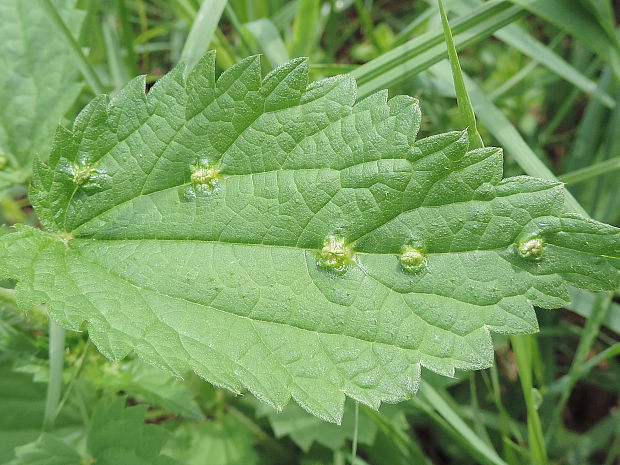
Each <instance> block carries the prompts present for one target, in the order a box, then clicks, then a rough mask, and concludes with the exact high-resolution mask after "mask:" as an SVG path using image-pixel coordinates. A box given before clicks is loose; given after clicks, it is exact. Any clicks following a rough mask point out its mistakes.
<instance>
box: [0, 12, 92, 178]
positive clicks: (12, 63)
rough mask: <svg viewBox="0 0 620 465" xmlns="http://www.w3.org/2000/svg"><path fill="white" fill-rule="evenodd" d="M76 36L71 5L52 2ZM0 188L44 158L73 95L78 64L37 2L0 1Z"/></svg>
mask: <svg viewBox="0 0 620 465" xmlns="http://www.w3.org/2000/svg"><path fill="white" fill-rule="evenodd" d="M52 3H53V4H54V6H55V7H56V8H57V10H58V12H59V14H60V15H61V16H62V18H63V20H64V22H65V24H66V25H67V27H68V28H69V30H70V31H71V32H72V33H73V34H74V35H77V33H78V32H79V29H80V24H81V23H82V19H83V17H84V14H83V12H81V11H79V10H77V9H76V8H75V3H76V1H75V0H52ZM0 18H2V20H1V21H0V43H2V47H0V70H1V71H0V157H1V158H0V165H1V166H0V185H5V184H7V183H11V182H13V181H16V182H19V181H20V180H23V179H25V177H27V176H28V175H29V172H30V166H31V165H32V160H33V159H34V158H35V157H37V156H40V157H43V156H47V154H48V153H49V147H50V143H51V142H52V138H53V135H54V130H55V128H56V126H57V125H58V121H59V120H60V118H62V116H63V115H64V114H65V113H66V112H67V111H68V110H69V107H70V106H71V105H72V103H73V102H74V100H75V99H76V97H77V96H78V94H79V92H80V89H81V84H80V83H78V82H77V80H76V78H77V77H78V75H79V70H78V67H77V64H76V62H75V60H74V59H73V57H72V56H71V53H70V52H69V51H68V50H67V47H66V46H65V41H64V38H63V37H62V34H61V33H60V32H59V31H58V28H57V27H56V26H55V25H54V23H53V22H52V20H51V19H50V18H49V16H48V15H47V13H46V11H45V9H44V8H43V6H42V2H41V1H40V0H0Z"/></svg>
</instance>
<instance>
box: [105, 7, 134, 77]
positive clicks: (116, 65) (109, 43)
mask: <svg viewBox="0 0 620 465" xmlns="http://www.w3.org/2000/svg"><path fill="white" fill-rule="evenodd" d="M101 30H102V32H103V43H104V45H105V53H106V57H107V62H108V68H109V70H110V78H111V79H112V84H113V86H114V88H115V89H120V88H121V87H123V86H124V85H125V84H126V83H127V81H129V73H128V72H127V68H126V66H125V62H124V60H123V57H122V53H121V48H120V45H119V43H118V36H117V35H116V28H115V24H114V18H113V17H111V16H107V17H105V18H103V21H102V23H101Z"/></svg>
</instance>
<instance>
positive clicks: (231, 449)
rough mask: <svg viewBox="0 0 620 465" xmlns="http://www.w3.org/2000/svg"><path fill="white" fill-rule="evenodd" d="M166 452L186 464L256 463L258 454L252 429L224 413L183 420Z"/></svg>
mask: <svg viewBox="0 0 620 465" xmlns="http://www.w3.org/2000/svg"><path fill="white" fill-rule="evenodd" d="M163 451H164V453H165V454H167V455H168V456H170V457H174V459H176V460H177V461H178V462H179V463H182V464H183V465H203V464H204V463H205V459H206V458H208V462H207V463H208V464H209V465H255V464H257V463H259V460H258V455H257V453H256V451H255V450H254V446H253V444H252V432H251V431H250V430H249V429H248V426H247V424H246V423H244V422H243V421H241V420H240V419H239V418H237V417H235V416H233V415H230V414H224V415H222V416H221V417H220V418H218V419H217V420H213V421H211V420H209V421H205V422H202V423H189V422H186V423H182V424H180V425H179V426H178V427H177V428H176V429H175V431H174V433H173V436H172V438H171V439H170V440H169V441H168V442H167V443H166V446H165V447H164V449H163Z"/></svg>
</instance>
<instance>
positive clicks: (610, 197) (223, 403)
mask: <svg viewBox="0 0 620 465" xmlns="http://www.w3.org/2000/svg"><path fill="white" fill-rule="evenodd" d="M16 1H17V0H16ZM8 3H11V2H10V1H8V0H1V1H0V7H1V6H3V5H2V4H8ZM71 3H72V2H70V1H69V2H66V1H65V2H63V1H50V0H36V1H28V2H24V3H23V4H29V5H28V8H34V9H37V8H39V9H41V10H42V11H43V12H44V14H45V15H47V18H48V19H49V22H50V24H51V25H52V27H54V28H55V34H56V35H55V36H54V37H53V43H51V44H50V45H48V44H46V43H40V44H39V47H41V48H43V49H45V47H52V46H54V47H56V46H57V47H58V48H59V55H58V56H57V58H56V59H58V60H60V59H61V56H60V55H62V54H63V53H64V54H66V55H67V56H69V57H70V58H69V59H68V60H69V61H68V62H67V63H68V64H67V67H66V68H65V69H64V72H63V73H61V75H60V76H57V75H55V74H53V73H52V72H51V71H50V72H49V74H46V71H45V69H43V68H41V69H40V70H38V71H37V70H36V69H35V68H36V66H34V68H32V69H30V72H34V71H37V73H38V75H37V76H35V77H36V80H37V81H42V83H43V84H45V82H47V83H48V84H49V85H50V86H52V90H51V91H50V92H53V91H54V90H55V91H56V92H57V93H59V92H61V90H62V92H65V93H69V94H71V95H69V96H65V97H63V100H62V101H64V102H69V103H68V104H67V105H66V108H62V111H61V112H60V113H61V114H63V117H64V122H65V123H69V122H70V121H71V120H72V119H73V118H74V117H75V115H76V114H77V113H78V112H79V110H80V109H81V108H82V107H83V106H84V105H85V104H86V103H87V102H88V101H89V100H90V99H91V98H92V97H93V96H94V95H96V94H98V93H101V92H108V93H110V94H112V95H113V94H114V92H115V91H116V90H118V89H119V88H121V87H122V86H123V85H124V84H125V83H126V82H128V81H129V80H130V79H131V78H132V77H133V76H136V75H138V74H146V75H147V82H148V83H153V82H155V81H156V80H157V79H158V78H159V77H160V76H162V75H163V74H164V73H166V72H167V71H168V70H170V69H171V67H173V66H174V65H175V64H176V63H178V62H179V61H180V60H185V61H188V62H192V61H195V60H196V59H197V57H199V56H200V55H201V54H202V53H203V52H204V51H206V50H207V49H208V48H212V49H215V50H216V51H217V66H218V69H219V71H222V70H224V69H226V68H228V67H230V66H231V65H232V64H234V63H236V62H237V61H239V60H240V59H241V58H243V57H246V56H247V55H250V54H256V53H261V54H263V58H262V64H263V67H264V71H265V72H268V71H269V70H271V69H272V68H273V67H275V66H277V65H278V64H280V63H283V62H285V61H287V60H288V59H289V58H293V57H296V56H308V57H309V58H310V63H311V72H312V78H313V79H319V78H322V77H325V76H330V75H335V74H339V73H348V72H350V73H353V75H354V76H355V77H356V78H357V80H358V87H359V96H360V97H363V96H365V95H368V94H370V93H372V92H374V91H376V90H379V89H382V88H386V87H387V88H389V89H390V93H391V94H392V95H393V94H397V93H403V94H409V95H414V96H417V97H419V98H420V100H421V104H422V109H423V118H424V119H423V125H422V129H421V136H425V135H429V134H436V133H440V132H445V131H448V130H452V129H455V128H462V127H463V124H462V122H461V120H460V116H459V112H458V109H457V106H456V102H455V90H454V85H453V81H452V74H451V71H450V66H449V64H448V61H447V60H446V57H447V50H446V45H445V42H444V38H443V31H442V26H441V18H440V16H439V11H438V6H437V4H436V2H435V0H428V1H418V0H409V1H396V0H375V1H372V0H332V1H320V0H293V1H285V0H262V1H257V0H229V1H228V2H226V1H222V0H204V1H203V2H200V1H199V0H149V1H147V0H79V1H77V4H76V5H75V7H73V6H72V5H71ZM67 5H68V6H67ZM4 6H6V5H4ZM619 6H620V3H619V2H612V1H611V0H572V1H569V0H511V1H501V0H498V1H487V2H483V1H482V0H453V1H446V8H447V11H448V16H449V18H450V21H451V25H452V29H453V34H454V40H455V44H456V47H457V49H459V51H460V60H461V64H462V67H463V71H464V73H465V80H466V84H467V88H468V91H469V95H470V98H471V101H472V104H473V107H474V109H475V111H476V116H477V117H478V119H479V130H480V132H481V135H482V138H483V139H484V141H485V143H486V144H487V145H497V146H501V147H503V148H504V150H505V154H506V166H505V173H506V175H515V174H520V173H527V174H530V175H533V176H538V177H544V178H553V177H558V178H559V179H560V180H562V181H564V182H566V183H567V186H568V188H569V190H570V192H571V193H572V194H573V195H574V199H570V200H569V201H568V202H567V207H568V208H570V209H571V210H574V211H581V212H585V213H587V214H588V215H590V216H591V217H593V218H595V219H597V220H600V221H603V222H606V223H609V224H613V225H616V226H619V225H620V195H619V191H620V183H619V182H618V180H619V179H620V109H619V107H618V105H617V102H618V99H619V98H620V41H619V40H618V33H617V22H616V21H617V20H616V14H617V11H618V8H619ZM75 8H77V9H79V10H81V11H82V12H83V15H80V14H79V13H78V12H76V11H75ZM3 27H8V26H7V25H4V26H3ZM208 38H211V39H210V43H209V40H208ZM50 41H52V39H50ZM2 46H3V47H6V50H7V51H8V50H9V49H10V44H8V43H7V42H4V45H2ZM11 50H12V49H11ZM7 57H10V53H8V52H7V53H5V54H4V56H3V59H4V60H8V58H7ZM13 58H14V57H13ZM6 66H8V65H6ZM7 69H8V68H7ZM33 70H34V71H33ZM0 72H1V71H0ZM42 73H43V74H42ZM26 74H27V72H26ZM24 79H27V76H26V78H24ZM0 96H1V94H0ZM71 102H73V103H71ZM26 106H27V104H26ZM0 113H1V114H2V120H3V121H6V120H11V119H17V120H18V123H19V124H18V123H16V126H15V128H17V129H14V131H15V134H18V135H19V136H20V137H21V139H23V140H26V139H27V141H28V143H30V144H32V145H31V146H29V147H21V148H20V147H17V146H16V145H14V144H13V145H11V143H10V137H9V136H7V134H0V136H1V137H0V143H1V144H2V145H0V149H1V150H2V151H3V153H2V154H1V156H0V165H2V169H1V170H0V188H1V190H2V198H1V200H0V215H1V218H0V219H1V220H2V222H3V223H5V224H13V223H16V222H26V223H29V224H33V225H36V224H37V219H36V216H35V215H34V214H33V212H32V210H31V209H30V208H29V205H28V200H27V197H26V190H27V188H26V186H27V183H28V177H29V173H30V168H29V166H30V163H29V162H30V160H31V159H32V157H33V156H34V155H35V154H36V153H37V152H39V151H44V150H45V147H48V148H49V143H50V141H51V137H52V133H53V129H54V126H55V124H56V121H52V124H51V125H50V124H47V123H45V121H43V120H36V118H35V117H31V122H32V132H31V133H28V132H27V130H28V128H27V127H26V126H28V124H26V123H23V122H22V123H20V122H19V119H20V118H22V117H24V118H26V119H27V116H24V115H25V110H23V109H22V110H20V107H19V106H15V107H12V106H10V105H5V106H4V107H3V108H0ZM35 123H36V124H35ZM8 124H9V123H3V127H4V128H7V127H9V126H8ZM48 126H49V127H48ZM35 134H36V137H35ZM39 139H40V140H39ZM37 144H38V145H37ZM40 155H42V156H45V153H40ZM20 157H21V158H20ZM26 161H27V162H26ZM10 284H11V283H6V287H5V288H2V289H0V291H1V292H0V372H1V373H0V412H2V413H1V414H0V463H2V464H3V463H9V462H11V461H13V462H12V463H35V459H34V458H33V457H35V455H36V453H37V450H45V451H48V452H49V451H55V452H54V453H55V455H56V456H57V457H63V455H62V453H63V451H65V449H63V444H70V445H72V446H74V447H76V448H77V450H78V451H80V457H77V458H76V457H72V458H67V459H66V460H65V461H62V460H63V459H60V460H61V461H60V462H51V461H49V460H48V461H40V462H36V463H59V464H60V463H63V464H65V463H74V462H71V461H70V460H74V461H76V463H80V462H79V460H81V461H82V463H89V462H87V461H85V460H89V459H88V457H99V458H98V463H106V462H105V460H104V459H103V458H101V456H100V455H98V451H97V450H96V449H97V447H98V446H96V444H99V445H101V444H106V440H109V441H110V444H111V445H118V444H120V443H122V442H123V440H124V439H123V434H124V432H131V434H132V435H134V436H132V437H133V438H135V437H136V436H135V434H137V433H136V432H140V434H141V436H140V437H142V441H143V442H144V444H146V445H147V446H148V447H149V448H151V450H154V451H155V452H154V454H155V455H157V454H158V452H159V450H160V449H161V450H162V452H163V453H165V454H167V455H168V456H170V457H172V458H174V459H176V460H177V461H179V462H181V463H186V464H188V465H191V464H210V465H219V464H221V465H233V464H254V463H265V464H272V463H282V464H294V463H300V464H307V465H309V464H344V463H351V462H352V463H356V464H364V463H368V464H418V463H420V464H425V463H434V464H449V463H455V464H456V463H458V464H475V463H483V464H509V465H516V464H529V463H536V464H545V463H554V464H579V465H581V464H605V465H611V464H618V463H620V415H618V395H619V393H620V358H618V354H620V336H619V335H620V305H619V303H620V299H619V298H618V294H616V295H615V296H609V295H594V294H591V293H587V292H583V291H577V290H575V291H574V295H573V303H572V304H571V306H570V308H568V309H565V310H558V311H545V310H542V311H539V312H538V315H539V321H540V326H541V332H540V334H538V335H536V336H520V337H517V338H513V339H512V342H511V340H509V339H508V338H505V337H502V336H498V335H495V336H494V342H495V349H496V359H497V364H496V366H494V367H492V368H491V369H489V370H485V371H481V372H476V373H458V375H457V377H456V378H454V379H447V378H441V377H439V376H436V375H433V374H432V373H430V372H425V373H424V382H423V387H422V388H421V390H420V393H419V394H418V395H417V396H415V397H414V398H412V399H411V400H410V401H408V402H404V403H401V404H398V405H385V406H384V407H382V408H381V410H380V411H379V412H375V411H372V410H369V409H366V408H364V407H361V406H360V407H359V411H357V408H356V406H355V405H354V403H352V402H351V403H350V404H347V408H346V412H345V417H344V421H343V424H342V426H336V425H331V424H327V423H324V422H322V421H320V420H318V419H316V418H314V417H312V416H310V415H308V414H306V413H305V412H304V411H302V410H301V409H300V408H299V407H297V406H296V405H289V407H287V408H286V409H285V410H284V412H282V413H276V412H275V411H273V410H271V409H270V408H269V407H267V406H265V405H263V404H260V402H258V401H257V400H256V399H254V397H252V396H251V395H248V396H237V397H234V396H232V395H230V394H228V393H227V392H224V391H221V390H217V389H215V388H213V387H211V386H210V385H207V384H206V383H204V382H202V381H201V380H199V379H196V378H195V377H193V376H191V375H188V377H187V378H186V379H185V380H179V379H175V378H173V377H172V376H169V375H167V374H165V373H162V372H160V371H159V370H158V369H156V368H153V367H150V366H147V365H145V364H143V363H142V362H141V361H139V360H137V359H128V360H125V361H123V362H121V363H119V364H111V363H109V362H107V361H106V360H105V359H104V358H103V357H102V356H100V355H99V354H98V353H97V351H96V349H94V348H93V347H92V346H91V344H90V342H89V341H88V337H87V335H86V334H84V333H69V334H67V339H66V341H65V346H64V354H63V363H64V365H62V366H58V367H56V368H55V367H54V366H53V365H52V367H51V368H50V364H49V353H50V348H49V347H48V324H47V318H46V314H45V309H44V308H36V309H33V311H31V312H29V313H28V314H23V313H22V312H21V311H19V310H18V309H17V307H16V304H15V299H14V293H13V290H12V289H10ZM58 376H62V381H63V383H62V392H60V393H57V394H58V395H59V396H60V398H59V399H60V401H59V402H60V403H59V406H60V407H59V408H58V409H55V410H54V411H53V412H49V411H46V410H45V409H46V405H49V402H48V403H46V400H45V398H46V383H47V381H48V380H49V379H50V378H54V377H58ZM47 395H48V396H49V395H50V394H49V392H48V394H47ZM134 405H140V406H141V407H131V408H128V407H127V406H134ZM128 412H130V413H128ZM356 412H357V413H356ZM142 418H144V421H145V422H146V425H145V423H144V422H143V421H142ZM356 419H357V421H356ZM114 422H116V423H114ZM112 423H113V424H115V425H116V426H115V428H116V431H111V432H108V433H109V436H106V434H107V433H106V434H104V433H102V431H101V429H102V427H101V425H105V424H112ZM41 425H44V429H45V430H46V431H48V432H50V433H51V434H50V435H48V436H45V439H44V440H42V439H39V441H38V442H36V441H37V438H38V437H39V433H40V429H41ZM128 434H129V433H128ZM127 437H129V436H127ZM102 438H108V439H102ZM110 438H112V439H110ZM352 443H355V444H352ZM18 446H19V447H18ZM352 446H353V448H354V449H355V447H357V457H356V458H353V457H352V456H351V450H352ZM15 447H18V448H17V449H15ZM100 447H102V446H100ZM145 447H146V446H145ZM64 453H66V454H69V452H66V451H65V452H64ZM67 457H68V456H67ZM84 457H86V459H84ZM108 460H110V459H108ZM144 460H146V461H145V462H144V463H155V459H153V461H152V462H149V460H147V459H144ZM157 460H159V459H157ZM110 463H114V462H110ZM134 463H142V462H138V461H136V462H134ZM157 463H160V462H159V461H158V462H157ZM161 463H167V462H161Z"/></svg>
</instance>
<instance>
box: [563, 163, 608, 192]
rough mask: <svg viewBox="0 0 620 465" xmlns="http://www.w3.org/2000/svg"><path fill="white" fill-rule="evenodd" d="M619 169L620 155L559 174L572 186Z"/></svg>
mask: <svg viewBox="0 0 620 465" xmlns="http://www.w3.org/2000/svg"><path fill="white" fill-rule="evenodd" d="M618 170H620V157H613V158H610V159H609V160H605V161H601V162H599V163H596V164H594V165H592V166H588V167H586V168H582V169H579V170H575V171H571V172H570V173H566V174H563V175H561V176H559V178H558V179H559V180H560V181H562V182H564V183H566V184H568V185H569V186H570V185H574V184H579V183H580V182H585V181H589V180H591V179H594V178H597V177H599V176H602V175H604V174H609V173H612V172H614V171H618Z"/></svg>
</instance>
